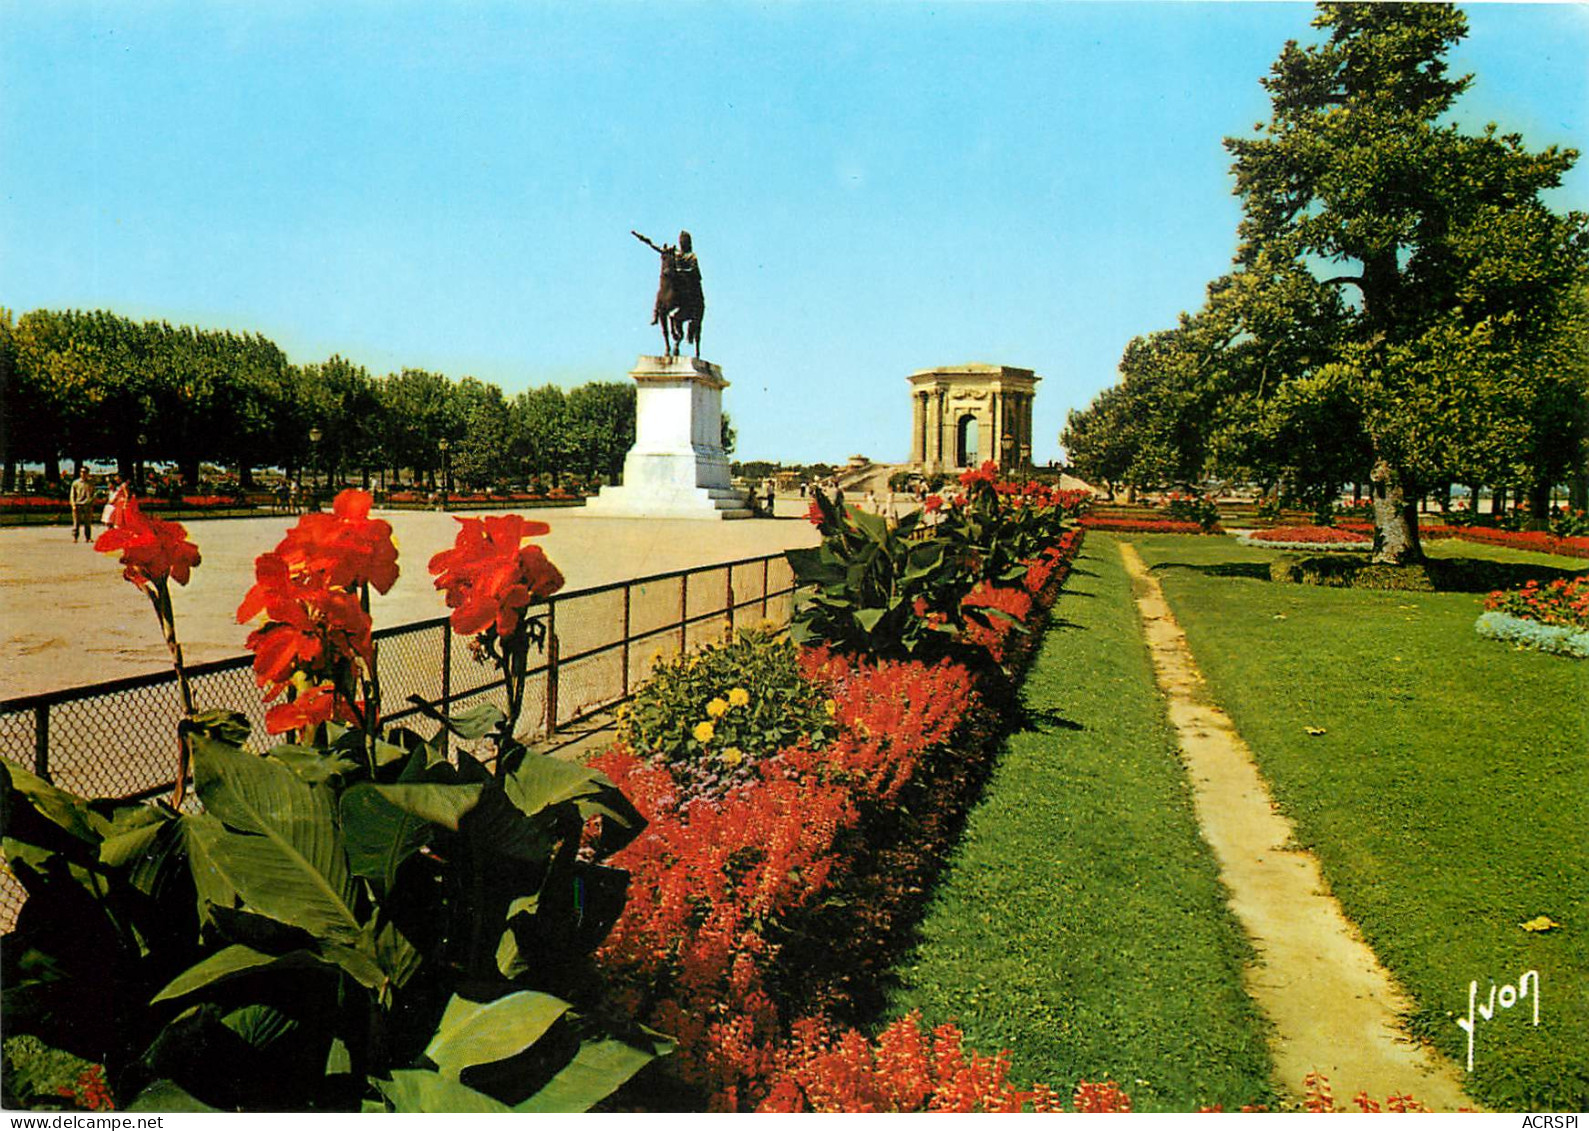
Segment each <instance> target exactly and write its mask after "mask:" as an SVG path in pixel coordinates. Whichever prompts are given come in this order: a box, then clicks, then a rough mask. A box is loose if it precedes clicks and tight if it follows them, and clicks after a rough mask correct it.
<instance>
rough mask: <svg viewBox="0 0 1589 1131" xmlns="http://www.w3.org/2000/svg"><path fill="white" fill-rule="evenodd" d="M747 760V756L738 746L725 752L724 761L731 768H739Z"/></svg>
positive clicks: (731, 747)
mask: <svg viewBox="0 0 1589 1131" xmlns="http://www.w3.org/2000/svg"><path fill="white" fill-rule="evenodd" d="M744 760H745V754H744V752H743V751H742V750H740V748H739V747H737V746H730V747H728V748H727V749H726V750H724V751H723V761H725V762H727V763H728V764H729V765H730V766H737V765H739V764H740V763H741V762H743V761H744Z"/></svg>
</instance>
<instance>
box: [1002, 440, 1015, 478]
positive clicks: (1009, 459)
mask: <svg viewBox="0 0 1589 1131" xmlns="http://www.w3.org/2000/svg"><path fill="white" fill-rule="evenodd" d="M999 447H1000V448H1002V449H1003V451H1004V460H1003V464H1002V467H1003V470H1004V471H1006V472H1007V471H1010V470H1012V465H1013V464H1014V463H1015V437H1014V436H1011V435H1010V434H1009V433H1008V432H1006V433H1005V434H1004V439H1003V440H1001V441H1000V442H999Z"/></svg>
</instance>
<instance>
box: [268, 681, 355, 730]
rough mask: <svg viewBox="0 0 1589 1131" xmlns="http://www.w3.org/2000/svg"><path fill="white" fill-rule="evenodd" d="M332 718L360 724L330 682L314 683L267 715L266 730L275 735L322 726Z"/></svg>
mask: <svg viewBox="0 0 1589 1131" xmlns="http://www.w3.org/2000/svg"><path fill="white" fill-rule="evenodd" d="M330 719H338V720H340V721H342V722H345V723H357V722H358V719H357V718H356V717H355V716H354V714H353V710H352V708H351V707H349V706H348V704H347V702H346V701H345V700H344V699H343V698H342V697H341V696H340V695H338V694H336V692H335V690H334V689H333V688H332V686H331V684H329V683H317V684H311V685H310V686H309V687H308V688H307V689H305V690H303V691H301V692H299V693H298V697H297V698H296V699H293V700H292V701H290V702H287V703H277V704H276V705H275V706H274V707H272V708H271V709H270V710H268V711H266V712H265V729H266V730H267V731H269V732H270V733H271V734H282V733H284V732H286V731H290V730H301V729H304V728H307V727H313V726H318V725H319V724H321V723H323V722H326V721H328V720H330Z"/></svg>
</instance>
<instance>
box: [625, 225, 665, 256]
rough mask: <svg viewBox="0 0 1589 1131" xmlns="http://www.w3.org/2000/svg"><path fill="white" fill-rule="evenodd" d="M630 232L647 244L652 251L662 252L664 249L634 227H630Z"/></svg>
mask: <svg viewBox="0 0 1589 1131" xmlns="http://www.w3.org/2000/svg"><path fill="white" fill-rule="evenodd" d="M629 234H630V235H631V236H633V237H634V238H635V239H637V240H639V241H640V242H641V243H643V244H645V245H646V246H647V247H649V248H650V249H651V250H652V251H655V252H658V253H660V252H661V251H662V249H661V248H660V247H658V246H657V245H656V244H654V243H652V242H651V241H650V240H648V239H646V237H645V236H642V235H641V234H640V233H639V232H637V231H635V230H634V229H633V228H630V229H629Z"/></svg>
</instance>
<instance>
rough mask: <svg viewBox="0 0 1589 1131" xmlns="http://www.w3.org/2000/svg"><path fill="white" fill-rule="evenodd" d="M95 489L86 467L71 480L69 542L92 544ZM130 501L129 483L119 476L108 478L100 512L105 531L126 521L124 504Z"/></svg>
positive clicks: (100, 519) (68, 498) (78, 470)
mask: <svg viewBox="0 0 1589 1131" xmlns="http://www.w3.org/2000/svg"><path fill="white" fill-rule="evenodd" d="M96 494H97V490H96V488H95V485H94V477H93V476H91V475H90V474H89V473H88V468H87V466H86V465H85V466H82V467H79V468H78V469H77V478H76V479H74V480H72V489H71V491H70V493H69V494H68V495H67V497H66V501H67V502H68V503H70V504H71V507H72V541H73V542H76V541H78V540H79V538H81V539H82V540H84V541H86V542H88V543H89V544H90V545H92V544H93V541H94V497H95V495H96ZM131 499H132V484H130V483H128V482H127V481H126V480H125V479H124V478H122V477H121V476H120V475H112V476H111V477H110V496H109V498H108V499H107V500H106V502H105V506H104V508H103V509H102V510H101V511H100V513H99V521H100V524H101V525H103V526H105V527H106V528H107V529H109V528H114V527H117V526H120V525H121V524H122V523H123V522H125V521H126V513H127V504H128V502H129V501H130V500H131Z"/></svg>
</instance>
